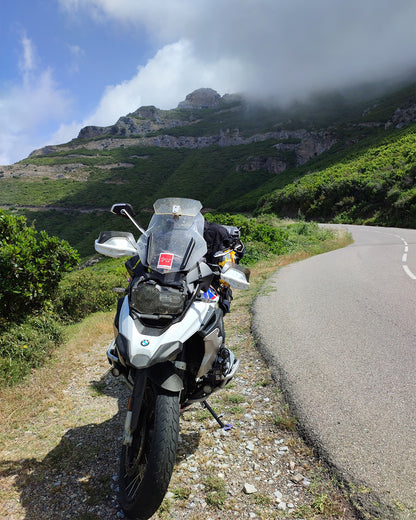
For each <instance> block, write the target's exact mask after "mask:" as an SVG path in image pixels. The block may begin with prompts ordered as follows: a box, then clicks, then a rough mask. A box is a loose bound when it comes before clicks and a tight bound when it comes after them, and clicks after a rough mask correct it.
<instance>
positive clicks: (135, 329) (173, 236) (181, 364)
mask: <svg viewBox="0 0 416 520" xmlns="http://www.w3.org/2000/svg"><path fill="white" fill-rule="evenodd" d="M201 208H202V205H201V203H200V202H199V201H196V200H192V199H184V198H166V199H159V200H157V201H156V202H155V203H154V214H153V216H152V218H151V220H150V224H149V227H148V229H147V230H144V229H143V228H142V227H141V226H140V225H139V224H138V223H137V221H136V220H135V218H134V217H135V213H134V210H133V208H132V206H131V205H130V204H114V205H113V207H112V208H111V211H112V213H114V214H117V215H121V216H123V217H126V218H128V219H129V220H130V221H131V223H132V224H133V225H134V226H135V227H136V228H137V229H138V230H139V231H140V233H141V236H140V238H139V240H138V241H137V242H136V240H135V239H134V236H133V234H132V233H129V232H116V231H104V232H101V233H100V236H99V237H98V239H97V240H96V241H95V249H96V251H97V252H99V253H101V254H104V255H106V256H111V257H116V258H118V257H121V256H125V255H129V256H132V258H131V259H130V260H128V261H127V262H126V267H127V270H128V272H129V274H130V281H129V286H128V289H126V290H125V294H124V296H122V297H121V298H120V299H119V302H118V307H117V313H116V316H115V319H114V330H115V338H114V340H113V341H112V342H111V344H110V345H109V347H108V350H107V357H108V360H109V362H110V365H111V371H112V373H113V375H114V376H116V377H118V376H123V378H124V380H125V382H126V383H127V385H128V386H129V388H130V391H131V395H130V399H129V402H128V406H127V412H126V418H125V425H124V436H123V445H122V449H121V457H120V474H119V501H120V504H121V506H122V508H123V510H124V512H125V514H126V515H127V516H128V517H130V518H136V519H141V520H144V519H148V518H150V517H151V516H152V515H153V514H154V513H155V512H156V510H157V509H158V508H159V506H160V504H161V502H162V500H163V498H164V496H165V493H166V491H167V488H168V485H169V482H170V479H171V476H172V472H173V468H174V464H175V459H176V451H177V444H178V435H179V418H180V413H182V412H184V411H185V410H186V409H187V408H189V407H190V406H191V405H192V404H194V403H201V404H202V405H203V406H205V407H206V408H207V409H208V410H209V411H210V412H211V413H212V415H213V416H214V418H215V419H216V420H217V422H218V423H219V425H220V426H221V427H222V428H225V429H227V428H229V427H230V425H226V424H224V423H223V422H222V421H221V419H220V418H219V417H218V416H217V415H216V414H215V412H214V410H213V409H212V408H211V407H210V405H209V404H208V403H207V398H208V397H209V396H210V395H211V394H212V393H214V392H216V391H218V390H220V389H222V388H224V387H225V386H226V385H227V384H228V383H229V382H230V381H231V379H232V378H233V376H234V375H235V373H236V371H237V369H238V366H239V361H238V360H237V359H236V358H235V356H234V355H233V353H232V352H231V351H230V350H228V349H227V348H226V347H225V344H224V338H225V334H224V322H223V314H224V305H222V300H224V298H227V297H228V296H226V297H224V296H223V295H224V294H229V292H230V288H239V289H246V288H247V287H248V286H249V270H248V269H246V268H244V267H242V266H241V265H239V264H238V263H237V262H236V257H237V258H238V256H241V253H242V248H243V245H242V243H241V241H239V240H237V241H235V242H234V247H229V248H227V249H226V250H221V251H219V252H217V253H216V254H214V257H215V263H211V264H207V263H206V262H205V261H204V255H206V252H207V243H206V241H205V239H204V218H203V216H202V214H201V211H200V210H201ZM235 229H238V228H235ZM234 231H235V230H234ZM123 291H124V290H123Z"/></svg>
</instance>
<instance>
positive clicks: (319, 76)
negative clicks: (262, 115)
mask: <svg viewBox="0 0 416 520" xmlns="http://www.w3.org/2000/svg"><path fill="white" fill-rule="evenodd" d="M0 49H1V50H0V53H1V54H0V56H1V62H0V164H3V165H5V164H11V163H13V162H16V161H18V160H20V159H23V158H25V157H27V156H28V154H29V153H30V152H31V151H33V150H34V149H36V148H39V147H41V146H44V145H47V144H59V143H63V142H67V141H69V140H71V139H72V138H74V137H76V136H77V134H78V132H79V130H80V129H81V128H82V127H83V126H86V125H88V124H96V125H110V124H112V123H114V122H115V121H116V120H117V119H118V118H119V117H120V116H123V115H125V114H127V113H129V112H132V111H134V110H136V109H137V108H138V107H140V106H142V105H155V106H157V107H159V108H174V107H176V106H177V104H178V103H179V102H180V101H182V100H183V99H184V98H185V96H186V95H187V94H188V93H190V92H191V91H193V90H195V89H196V88H200V87H211V88H214V89H216V90H217V91H218V92H219V93H220V94H225V93H232V92H245V93H247V94H248V95H251V96H255V97H260V98H270V97H273V98H274V99H277V100H278V101H281V102H286V101H289V100H291V99H293V98H295V97H302V96H305V95H307V94H308V93H310V92H312V91H317V90H321V89H323V88H331V87H335V88H337V87H341V86H343V85H348V84H354V83H355V82H359V81H368V80H380V81H382V80H383V78H384V77H386V76H395V75H398V74H400V73H402V72H405V71H409V70H412V69H414V70H416V1H415V0H394V1H392V0H1V11H0Z"/></svg>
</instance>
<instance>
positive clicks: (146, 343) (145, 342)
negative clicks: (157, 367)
mask: <svg viewBox="0 0 416 520" xmlns="http://www.w3.org/2000/svg"><path fill="white" fill-rule="evenodd" d="M149 343H150V341H149V340H148V339H144V340H143V341H142V342H141V343H140V345H141V346H142V347H147V346H148V345H149Z"/></svg>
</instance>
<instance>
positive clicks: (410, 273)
mask: <svg viewBox="0 0 416 520" xmlns="http://www.w3.org/2000/svg"><path fill="white" fill-rule="evenodd" d="M403 269H404V272H405V273H406V274H407V276H409V277H410V278H411V279H412V280H416V276H415V275H414V274H413V273H412V271H411V270H410V269H409V268H408V266H407V265H404V266H403Z"/></svg>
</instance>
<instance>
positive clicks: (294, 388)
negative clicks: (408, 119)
mask: <svg viewBox="0 0 416 520" xmlns="http://www.w3.org/2000/svg"><path fill="white" fill-rule="evenodd" d="M344 227H347V229H348V230H349V231H350V232H351V233H352V235H353V238H354V244H352V245H350V246H348V247H346V248H344V249H340V250H337V251H333V252H330V253H326V254H323V255H319V256H315V257H313V258H310V259H308V260H305V261H302V262H298V263H294V264H291V265H289V266H287V267H284V268H282V269H280V270H279V271H278V272H277V273H276V274H275V275H274V276H273V277H272V278H271V279H270V280H269V282H268V285H270V286H272V287H273V290H271V289H270V287H269V289H267V287H266V290H265V291H263V295H261V296H259V297H258V298H257V300H256V302H255V304H254V317H253V328H254V332H255V334H256V336H257V339H258V341H259V345H260V348H262V350H263V352H264V354H265V356H266V358H267V359H268V361H269V363H270V364H271V365H272V368H273V370H274V372H275V374H276V375H277V377H278V378H279V379H280V381H281V384H282V386H283V390H284V392H285V395H286V397H287V399H288V400H289V402H290V404H291V406H292V408H293V410H294V412H295V414H296V415H297V417H298V418H299V424H300V426H301V428H303V429H304V432H305V435H307V436H308V437H309V438H310V440H311V441H312V442H313V443H314V445H315V446H316V447H317V449H318V451H319V453H320V454H321V455H322V456H323V457H325V458H326V460H327V461H328V462H329V464H331V465H332V466H333V467H335V468H336V470H337V472H339V474H341V475H342V476H343V477H344V479H345V480H346V481H347V482H350V483H354V484H355V485H354V486H352V487H351V493H352V498H353V500H354V501H355V502H356V504H357V507H359V508H362V509H363V511H364V512H367V513H368V512H369V513H371V514H374V515H376V516H375V517H376V518H383V519H387V518H400V519H402V518H403V519H415V518H416V231H414V230H409V229H394V228H376V227H361V226H344ZM359 484H361V486H359Z"/></svg>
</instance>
